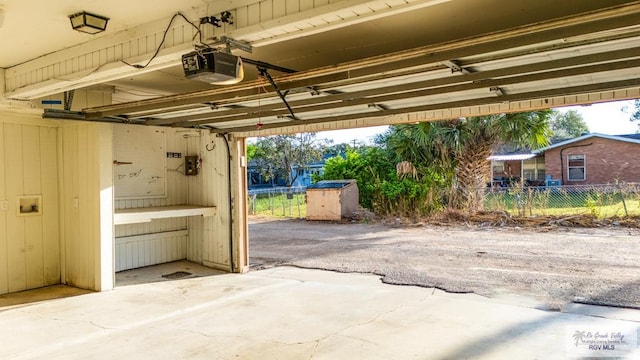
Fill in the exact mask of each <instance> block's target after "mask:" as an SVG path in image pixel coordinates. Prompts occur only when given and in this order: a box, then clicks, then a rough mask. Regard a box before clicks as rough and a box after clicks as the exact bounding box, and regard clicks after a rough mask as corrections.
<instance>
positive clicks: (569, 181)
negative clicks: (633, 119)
mask: <svg viewBox="0 0 640 360" xmlns="http://www.w3.org/2000/svg"><path fill="white" fill-rule="evenodd" d="M534 153H536V154H544V163H545V173H546V176H547V178H548V177H549V176H550V177H551V179H553V180H559V182H560V184H563V185H595V184H610V183H614V182H616V181H619V182H640V134H630V135H603V134H586V135H583V136H580V137H577V138H574V139H569V140H565V141H561V142H558V143H555V144H552V145H549V146H547V147H545V148H542V149H539V150H536V151H535V152H534Z"/></svg>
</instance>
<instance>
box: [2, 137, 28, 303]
mask: <svg viewBox="0 0 640 360" xmlns="http://www.w3.org/2000/svg"><path fill="white" fill-rule="evenodd" d="M4 135H5V148H6V149H7V150H8V154H6V155H7V156H6V158H5V171H6V172H5V174H6V188H7V190H6V191H7V199H8V200H9V209H8V215H9V216H7V228H6V229H7V239H9V241H8V244H7V256H8V259H7V265H8V269H7V274H8V290H9V292H15V291H21V290H24V289H26V288H27V276H26V259H25V253H26V246H25V227H24V218H22V217H18V216H16V214H17V212H18V204H17V197H18V196H19V195H22V194H24V182H23V180H22V177H23V168H22V156H23V154H22V152H23V148H22V126H21V125H17V124H5V132H4Z"/></svg>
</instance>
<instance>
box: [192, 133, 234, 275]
mask: <svg viewBox="0 0 640 360" xmlns="http://www.w3.org/2000/svg"><path fill="white" fill-rule="evenodd" d="M207 146H208V148H209V149H211V148H212V147H213V150H212V151H209V150H207ZM187 148H188V152H189V153H190V154H192V155H199V156H200V157H201V159H202V169H201V172H200V174H199V175H198V176H192V177H190V178H189V179H188V180H189V203H192V204H196V205H203V206H216V215H215V216H212V217H207V218H190V219H189V251H188V254H189V257H188V259H189V260H192V261H196V262H202V263H203V264H205V265H207V266H210V267H214V268H219V269H221V270H229V263H230V262H229V238H230V234H229V221H230V219H229V190H228V189H229V187H228V179H227V173H228V170H227V166H228V165H227V163H228V157H227V149H226V144H225V142H224V140H223V139H222V138H220V137H217V136H216V135H215V134H206V133H205V134H203V135H202V137H200V138H193V139H189V141H188V142H187Z"/></svg>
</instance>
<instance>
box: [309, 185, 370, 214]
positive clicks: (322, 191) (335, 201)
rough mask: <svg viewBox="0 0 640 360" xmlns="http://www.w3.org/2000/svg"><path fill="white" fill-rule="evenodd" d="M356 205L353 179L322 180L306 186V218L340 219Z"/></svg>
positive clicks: (356, 193) (355, 208)
mask: <svg viewBox="0 0 640 360" xmlns="http://www.w3.org/2000/svg"><path fill="white" fill-rule="evenodd" d="M358 206H359V193H358V184H357V183H356V181H355V180H324V181H320V182H317V183H315V184H313V185H310V186H308V187H307V220H340V219H342V218H343V217H348V216H351V215H352V214H353V213H354V211H356V210H357V209H358Z"/></svg>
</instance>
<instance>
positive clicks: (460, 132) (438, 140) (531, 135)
mask: <svg viewBox="0 0 640 360" xmlns="http://www.w3.org/2000/svg"><path fill="white" fill-rule="evenodd" d="M550 115H551V111H549V110H542V111H533V112H525V113H513V114H500V115H489V116H481V117H471V118H459V119H453V120H447V121H438V122H424V123H419V124H417V125H398V126H395V127H393V128H392V130H390V133H389V134H388V135H387V137H386V140H387V142H386V144H387V147H388V148H389V149H390V150H391V151H392V152H393V153H395V154H396V156H397V157H398V160H400V159H402V160H408V161H411V162H413V163H414V165H416V168H417V169H418V171H419V172H420V169H424V168H425V167H429V168H431V169H433V168H434V167H435V168H437V169H438V170H439V172H440V173H442V174H444V175H448V177H449V178H450V179H451V181H450V183H451V185H452V189H451V193H450V195H449V205H450V206H451V207H455V208H461V209H468V210H470V211H477V210H480V209H481V208H482V201H483V199H484V191H483V188H484V187H485V184H486V181H487V180H488V179H489V176H490V163H489V162H488V161H487V158H488V157H489V156H490V155H491V149H492V148H493V146H494V145H496V144H497V143H504V142H508V143H513V144H515V145H518V146H523V147H529V148H531V149H535V148H539V147H542V146H545V145H547V144H548V139H549V137H550V135H551V132H550V127H549V124H548V119H549V117H550ZM420 164H421V165H422V166H419V165H420Z"/></svg>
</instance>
